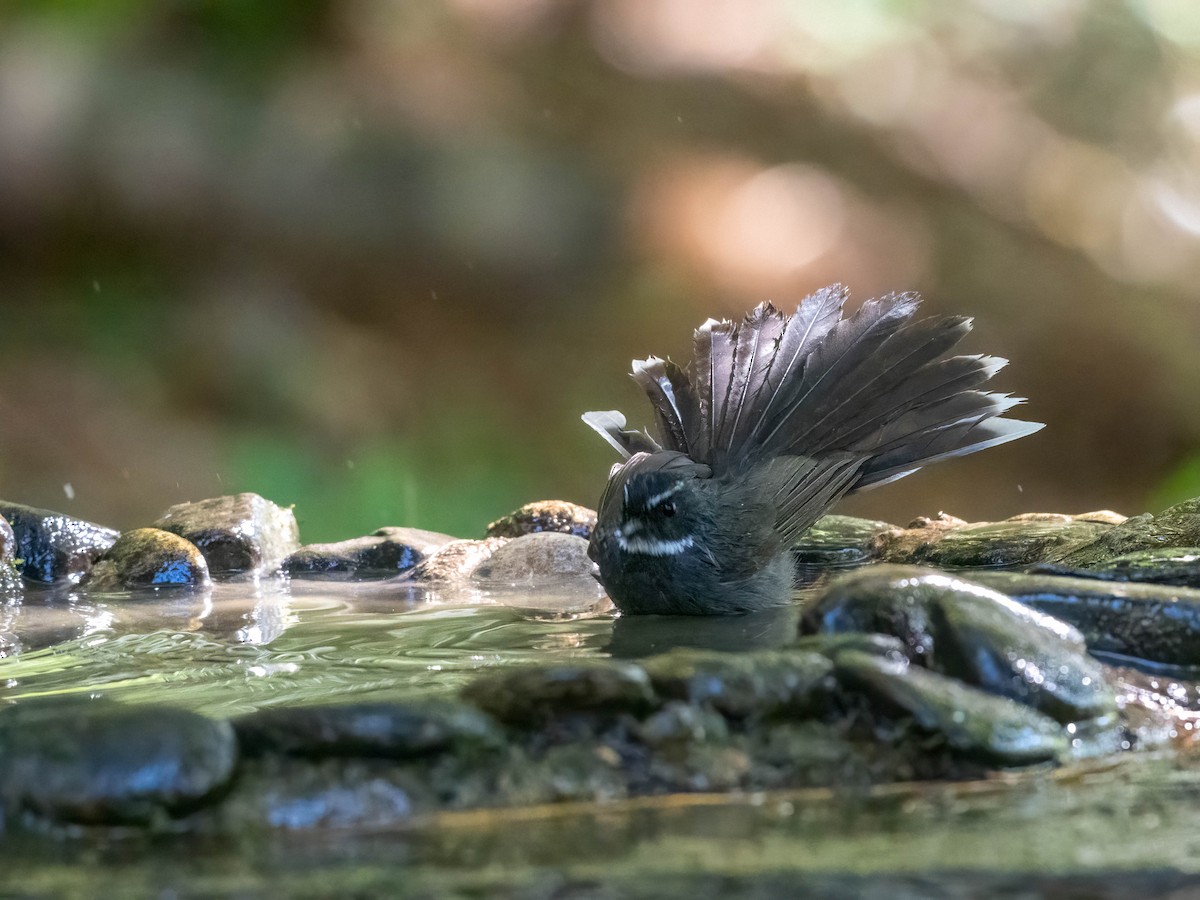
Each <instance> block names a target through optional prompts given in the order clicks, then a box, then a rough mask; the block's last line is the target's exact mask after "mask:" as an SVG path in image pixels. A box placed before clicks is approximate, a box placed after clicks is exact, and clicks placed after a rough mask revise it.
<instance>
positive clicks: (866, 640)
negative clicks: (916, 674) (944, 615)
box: [794, 631, 908, 662]
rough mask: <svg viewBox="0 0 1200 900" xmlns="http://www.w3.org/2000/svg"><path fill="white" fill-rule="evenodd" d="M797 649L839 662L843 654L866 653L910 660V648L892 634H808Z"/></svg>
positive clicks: (800, 641) (849, 632)
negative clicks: (838, 659)
mask: <svg viewBox="0 0 1200 900" xmlns="http://www.w3.org/2000/svg"><path fill="white" fill-rule="evenodd" d="M794 646H795V649H797V650H803V651H807V652H810V653H819V654H821V655H822V656H824V657H827V658H828V659H831V660H833V661H834V662H837V658H838V656H840V655H841V654H843V653H866V654H869V655H871V656H882V657H885V658H888V659H893V660H906V659H908V647H907V646H906V645H905V643H904V642H903V641H902V640H900V639H899V638H898V637H894V636H893V635H890V634H872V633H869V632H860V631H844V632H839V633H836V634H807V635H804V636H802V637H800V638H797V640H796V642H795V645H794Z"/></svg>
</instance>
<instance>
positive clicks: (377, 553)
mask: <svg viewBox="0 0 1200 900" xmlns="http://www.w3.org/2000/svg"><path fill="white" fill-rule="evenodd" d="M453 540H454V538H453V537H451V536H450V535H448V534H440V533H438V532H436V531H424V530H422V529H420V528H394V527H388V528H380V529H378V530H377V531H375V532H373V533H371V534H369V535H367V536H366V537H359V538H352V539H351V540H348V541H338V542H337V543H333V544H308V545H307V546H304V547H301V548H300V549H299V550H297V551H296V552H295V553H293V554H292V555H291V556H289V557H288V558H287V559H285V560H284V561H283V571H285V572H287V573H288V574H289V575H291V576H292V577H293V578H330V579H342V580H353V581H366V580H371V579H380V578H390V577H391V576H393V575H399V574H401V573H403V572H407V571H408V570H409V569H411V568H413V567H414V566H416V565H418V564H420V563H421V562H423V561H424V560H425V559H426V558H427V557H429V556H431V555H432V554H434V553H436V552H437V551H438V550H440V549H441V548H442V547H444V546H446V545H447V544H449V543H450V542H452V541H453Z"/></svg>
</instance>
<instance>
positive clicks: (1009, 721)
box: [835, 652, 1070, 766]
mask: <svg viewBox="0 0 1200 900" xmlns="http://www.w3.org/2000/svg"><path fill="white" fill-rule="evenodd" d="M835 671H836V675H837V678H838V680H839V682H840V683H841V684H843V685H845V686H847V687H849V688H851V689H853V690H857V691H861V692H862V693H864V694H865V695H867V696H869V697H870V698H872V699H873V700H875V701H876V702H881V703H883V704H884V705H885V706H886V707H893V708H894V709H897V710H899V711H901V712H902V713H904V714H907V715H910V716H912V718H913V720H914V721H915V722H916V723H917V724H918V725H919V726H920V727H921V728H923V729H925V730H926V731H930V732H933V733H935V734H940V735H942V736H943V737H944V738H945V740H946V743H947V744H948V745H949V746H950V747H951V748H952V749H954V750H955V751H957V752H959V753H962V754H965V755H968V756H976V757H980V758H983V759H985V760H987V761H988V762H992V763H999V764H1001V765H1017V766H1019V765H1027V764H1030V763H1038V762H1050V761H1057V760H1060V759H1062V758H1064V757H1065V756H1066V755H1067V754H1068V752H1069V750H1070V741H1069V738H1068V736H1067V733H1066V730H1065V729H1064V728H1063V727H1062V726H1061V725H1060V724H1059V723H1058V722H1056V721H1054V720H1053V719H1051V718H1050V717H1048V716H1045V715H1042V714H1041V713H1039V712H1035V711H1034V710H1032V709H1030V708H1029V707H1028V706H1025V705H1022V704H1020V703H1017V702H1014V701H1013V700H1010V699H1008V698H1005V697H1000V696H996V695H994V694H990V693H986V692H984V691H982V690H978V689H976V688H972V687H968V686H967V685H964V684H962V683H960V682H958V681H956V680H954V679H953V678H947V677H946V676H944V675H939V674H937V673H936V672H930V671H928V670H925V669H922V668H920V667H918V666H914V665H911V664H909V663H908V662H907V661H897V660H892V659H884V658H882V657H879V656H876V655H874V654H867V653H858V652H847V653H843V654H840V655H839V656H838V661H837V666H836V670H835Z"/></svg>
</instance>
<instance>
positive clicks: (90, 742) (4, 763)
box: [0, 699, 237, 823]
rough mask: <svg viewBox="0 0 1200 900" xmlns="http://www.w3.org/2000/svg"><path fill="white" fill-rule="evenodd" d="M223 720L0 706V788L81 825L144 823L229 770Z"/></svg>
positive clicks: (68, 705) (92, 706)
mask: <svg viewBox="0 0 1200 900" xmlns="http://www.w3.org/2000/svg"><path fill="white" fill-rule="evenodd" d="M236 761H237V741H236V739H235V737H234V734H233V729H232V728H231V727H230V725H229V723H228V722H216V721H213V720H211V719H206V718H204V717H203V716H199V715H196V714H195V713H192V712H188V711H186V710H181V709H174V708H171V707H166V706H149V705H147V706H122V705H119V704H116V703H110V702H103V701H85V700H83V701H81V700H74V699H71V700H43V701H28V702H26V703H24V704H21V705H18V706H14V707H10V708H9V709H7V710H4V711H3V712H2V713H0V792H2V794H3V796H4V799H5V802H6V804H7V805H9V808H10V809H21V810H29V811H31V812H33V813H36V814H37V815H40V816H44V817H46V818H49V819H54V820H58V821H69V822H85V823H120V822H130V823H134V822H138V823H140V822H149V821H152V820H153V819H155V818H156V817H158V816H160V815H162V814H164V813H177V812H182V811H185V810H187V809H189V808H191V807H194V806H196V805H198V804H199V803H201V802H202V801H204V800H205V799H207V798H210V797H212V796H213V795H214V794H215V793H216V792H217V791H218V790H220V789H221V788H222V787H223V786H224V785H225V784H226V783H227V782H228V781H229V779H230V778H231V777H232V775H233V770H234V766H235V763H236Z"/></svg>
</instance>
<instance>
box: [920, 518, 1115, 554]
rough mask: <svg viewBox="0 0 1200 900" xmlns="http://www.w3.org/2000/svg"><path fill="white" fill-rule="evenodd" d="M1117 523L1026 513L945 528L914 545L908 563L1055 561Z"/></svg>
mask: <svg viewBox="0 0 1200 900" xmlns="http://www.w3.org/2000/svg"><path fill="white" fill-rule="evenodd" d="M1112 527H1113V526H1111V525H1109V524H1107V523H1100V522H1094V521H1086V520H1076V519H1074V518H1073V517H1071V516H1059V515H1053V514H1045V513H1042V514H1036V513H1035V514H1027V515H1024V516H1017V517H1016V518H1014V519H1005V520H1004V521H1002V522H982V523H977V524H973V525H965V526H962V527H961V528H955V529H953V530H949V531H946V532H944V533H942V534H940V535H939V536H938V538H937V539H936V540H933V541H929V542H926V543H923V544H921V545H920V546H919V547H917V548H915V549H914V552H913V553H912V554H911V555H910V558H909V560H908V561H909V562H913V563H928V564H931V565H934V566H944V567H948V568H971V567H984V568H999V567H1005V566H1024V565H1029V564H1031V563H1036V562H1042V561H1043V560H1048V559H1056V558H1058V557H1059V556H1062V555H1063V554H1065V553H1069V552H1070V551H1071V550H1073V549H1075V548H1076V547H1081V546H1083V545H1084V544H1087V543H1090V542H1091V541H1094V540H1095V539H1096V538H1098V537H1099V536H1100V535H1102V534H1104V533H1105V532H1106V531H1108V530H1109V529H1110V528H1112Z"/></svg>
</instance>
